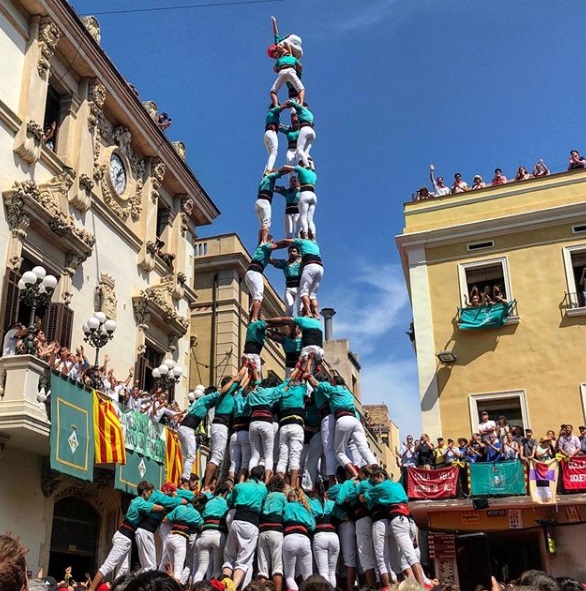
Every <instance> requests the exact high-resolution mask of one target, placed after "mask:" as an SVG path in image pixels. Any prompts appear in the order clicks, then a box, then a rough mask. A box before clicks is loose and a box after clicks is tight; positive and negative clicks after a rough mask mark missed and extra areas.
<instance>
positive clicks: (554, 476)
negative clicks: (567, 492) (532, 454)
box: [529, 459, 559, 505]
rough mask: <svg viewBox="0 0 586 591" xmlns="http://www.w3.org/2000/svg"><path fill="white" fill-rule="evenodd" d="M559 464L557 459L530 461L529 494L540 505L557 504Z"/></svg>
mask: <svg viewBox="0 0 586 591" xmlns="http://www.w3.org/2000/svg"><path fill="white" fill-rule="evenodd" d="M558 469H559V464H558V461H557V460H556V459H551V460H546V461H544V460H541V461H540V460H536V459H530V460H529V494H530V495H531V500H532V501H533V502H534V503H539V504H540V505H546V504H554V503H557V496H556V489H557V482H558Z"/></svg>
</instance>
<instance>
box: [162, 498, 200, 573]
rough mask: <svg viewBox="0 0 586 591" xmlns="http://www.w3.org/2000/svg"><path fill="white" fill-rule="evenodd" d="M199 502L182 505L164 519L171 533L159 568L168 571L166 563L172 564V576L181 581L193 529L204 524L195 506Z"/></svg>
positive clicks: (165, 544) (165, 543) (167, 538)
mask: <svg viewBox="0 0 586 591" xmlns="http://www.w3.org/2000/svg"><path fill="white" fill-rule="evenodd" d="M195 502H197V499H194V500H193V501H192V502H191V503H188V504H186V505H180V506H178V507H176V508H175V509H173V511H171V512H170V513H169V514H168V515H166V516H165V518H164V519H163V521H164V522H165V524H167V525H168V526H169V535H168V536H167V537H166V538H165V541H164V543H163V557H162V560H161V565H162V566H163V568H161V567H159V570H162V571H166V568H165V563H166V562H169V563H170V564H171V568H172V570H171V573H170V574H171V576H173V577H174V578H175V579H176V580H177V581H180V580H181V578H182V576H183V565H184V564H185V557H186V555H187V546H188V541H189V535H190V533H191V532H192V531H194V530H197V529H199V528H200V527H201V526H202V525H203V519H202V517H201V515H200V513H199V511H197V509H196V508H195V507H194V506H193V503H195Z"/></svg>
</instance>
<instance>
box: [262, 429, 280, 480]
mask: <svg viewBox="0 0 586 591" xmlns="http://www.w3.org/2000/svg"><path fill="white" fill-rule="evenodd" d="M273 432H274V434H275V437H274V439H273V463H272V464H271V465H270V466H267V462H265V469H267V468H269V469H270V470H272V469H273V468H274V469H275V471H276V468H277V464H278V463H279V452H280V445H281V429H279V423H278V421H273Z"/></svg>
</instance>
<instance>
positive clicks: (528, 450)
mask: <svg viewBox="0 0 586 591" xmlns="http://www.w3.org/2000/svg"><path fill="white" fill-rule="evenodd" d="M537 445H538V443H537V439H534V438H533V431H532V430H531V429H525V437H523V438H522V439H521V443H520V446H519V452H520V456H521V459H522V460H523V461H527V460H530V459H533V458H534V457H535V450H536V449H537Z"/></svg>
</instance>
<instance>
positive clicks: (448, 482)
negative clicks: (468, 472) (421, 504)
mask: <svg viewBox="0 0 586 591" xmlns="http://www.w3.org/2000/svg"><path fill="white" fill-rule="evenodd" d="M459 471H460V468H458V466H451V467H449V468H440V469H439V470H420V469H419V468H411V467H410V468H407V496H408V497H409V498H410V499H449V498H451V497H455V496H456V492H457V488H458V473H459Z"/></svg>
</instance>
